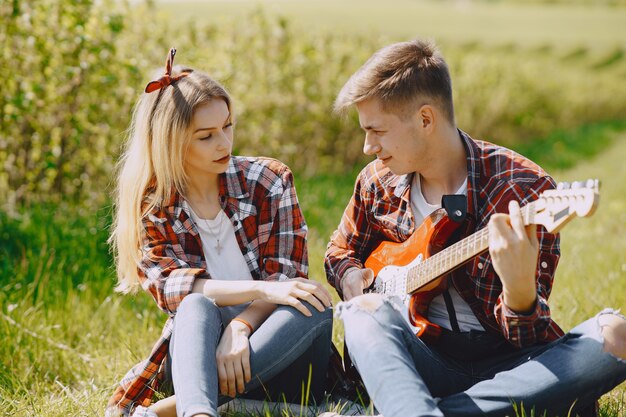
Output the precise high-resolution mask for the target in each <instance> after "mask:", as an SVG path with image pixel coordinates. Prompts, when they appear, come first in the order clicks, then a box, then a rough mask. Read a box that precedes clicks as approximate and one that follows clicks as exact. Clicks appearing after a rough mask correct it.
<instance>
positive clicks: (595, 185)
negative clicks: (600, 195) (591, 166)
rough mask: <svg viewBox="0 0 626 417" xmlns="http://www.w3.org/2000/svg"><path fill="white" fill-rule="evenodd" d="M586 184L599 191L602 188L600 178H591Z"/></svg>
mask: <svg viewBox="0 0 626 417" xmlns="http://www.w3.org/2000/svg"><path fill="white" fill-rule="evenodd" d="M586 186H587V188H591V189H594V190H596V191H598V190H599V189H600V180H597V179H595V180H594V179H591V178H589V179H588V180H587V184H586Z"/></svg>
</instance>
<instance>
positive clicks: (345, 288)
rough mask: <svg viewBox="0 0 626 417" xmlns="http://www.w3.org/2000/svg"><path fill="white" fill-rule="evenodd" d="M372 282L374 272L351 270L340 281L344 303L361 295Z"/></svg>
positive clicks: (369, 270)
mask: <svg viewBox="0 0 626 417" xmlns="http://www.w3.org/2000/svg"><path fill="white" fill-rule="evenodd" d="M373 282H374V271H372V270H371V269H370V268H363V269H361V268H352V269H348V272H347V273H346V275H345V276H344V277H343V279H342V280H341V291H342V292H343V299H344V301H348V300H350V299H352V298H354V297H357V296H359V295H362V294H363V290H364V289H366V288H367V287H369V286H370V285H372V283H373Z"/></svg>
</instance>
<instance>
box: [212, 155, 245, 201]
mask: <svg viewBox="0 0 626 417" xmlns="http://www.w3.org/2000/svg"><path fill="white" fill-rule="evenodd" d="M238 159H239V158H238V157H235V156H233V157H232V158H230V161H229V162H228V169H227V170H226V172H224V173H223V174H220V178H219V181H220V196H226V197H232V198H236V199H238V200H241V199H243V198H247V197H249V196H250V193H249V191H248V185H247V183H246V176H245V174H244V172H243V169H241V166H240V164H239V163H238Z"/></svg>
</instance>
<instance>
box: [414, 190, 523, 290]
mask: <svg viewBox="0 0 626 417" xmlns="http://www.w3.org/2000/svg"><path fill="white" fill-rule="evenodd" d="M534 203H535V202H531V203H529V204H526V205H525V206H524V207H522V208H521V212H522V218H523V219H524V225H529V224H533V223H534V217H535V216H534V215H535V204H534ZM488 248H489V230H488V228H487V227H485V228H483V229H481V230H479V231H478V232H476V233H474V234H472V235H470V236H468V237H466V238H465V239H462V240H460V241H458V242H456V243H454V244H452V245H450V246H448V247H447V248H445V249H444V250H442V251H441V252H437V253H436V254H434V255H433V256H431V257H429V258H427V259H426V260H425V261H424V262H422V263H419V264H417V265H415V266H414V267H412V268H411V269H409V271H408V274H407V283H406V289H407V293H409V294H410V293H412V292H414V291H415V290H417V289H419V288H421V287H423V286H425V285H427V284H428V283H430V282H432V281H434V280H436V279H437V278H439V277H441V276H442V275H445V274H447V273H449V272H450V271H452V270H454V269H455V268H457V267H458V266H460V265H462V264H464V263H465V262H467V261H469V260H470V259H472V258H474V257H475V256H477V255H479V254H481V253H483V252H484V251H486V250H487V249H488Z"/></svg>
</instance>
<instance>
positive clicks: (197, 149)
mask: <svg viewBox="0 0 626 417" xmlns="http://www.w3.org/2000/svg"><path fill="white" fill-rule="evenodd" d="M232 149H233V120H232V115H231V114H230V111H229V110H228V106H227V105H226V102H225V101H224V100H222V99H213V100H211V101H209V102H208V103H206V104H202V105H200V106H198V107H197V108H196V110H195V111H194V114H193V119H192V120H191V143H190V144H189V147H188V148H187V153H186V155H185V171H186V172H187V174H188V175H190V176H196V175H206V174H221V173H222V172H224V171H226V169H227V168H228V162H229V161H230V154H231V152H232Z"/></svg>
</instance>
